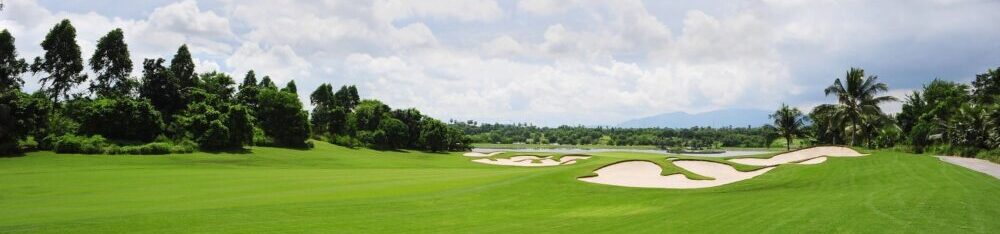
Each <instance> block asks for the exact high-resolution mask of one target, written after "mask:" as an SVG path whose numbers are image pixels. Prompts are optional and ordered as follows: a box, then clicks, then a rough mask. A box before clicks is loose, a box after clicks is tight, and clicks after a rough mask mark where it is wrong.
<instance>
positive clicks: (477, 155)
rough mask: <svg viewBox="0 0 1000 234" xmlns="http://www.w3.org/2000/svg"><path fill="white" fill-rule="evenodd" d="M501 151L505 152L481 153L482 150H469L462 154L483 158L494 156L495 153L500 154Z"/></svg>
mask: <svg viewBox="0 0 1000 234" xmlns="http://www.w3.org/2000/svg"><path fill="white" fill-rule="evenodd" d="M501 153H503V152H493V153H488V154H484V153H480V152H468V153H465V154H462V155H463V156H466V157H475V158H482V157H493V156H494V155H498V154H501Z"/></svg>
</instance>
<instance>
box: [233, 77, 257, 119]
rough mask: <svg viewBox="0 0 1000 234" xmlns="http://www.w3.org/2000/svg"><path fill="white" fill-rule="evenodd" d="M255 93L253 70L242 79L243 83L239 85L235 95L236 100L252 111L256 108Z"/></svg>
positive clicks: (255, 81)
mask: <svg viewBox="0 0 1000 234" xmlns="http://www.w3.org/2000/svg"><path fill="white" fill-rule="evenodd" d="M257 93H258V91H257V75H256V74H254V72H253V70H250V71H248V72H247V75H246V76H244V77H243V83H241V84H240V91H239V93H237V94H236V100H237V101H238V102H239V103H240V104H242V105H244V106H246V107H248V108H250V109H251V110H253V109H254V108H256V107H257Z"/></svg>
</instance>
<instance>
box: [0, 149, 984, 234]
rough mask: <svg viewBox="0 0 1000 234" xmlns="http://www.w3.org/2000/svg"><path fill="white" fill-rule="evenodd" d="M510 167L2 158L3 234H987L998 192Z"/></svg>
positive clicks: (457, 158) (822, 176) (930, 179)
mask: <svg viewBox="0 0 1000 234" xmlns="http://www.w3.org/2000/svg"><path fill="white" fill-rule="evenodd" d="M595 155H597V157H594V158H591V159H588V160H581V161H579V162H578V163H576V164H572V165H565V166H558V167H544V168H519V167H503V166H493V165H486V164H479V163H473V162H470V161H469V160H471V159H470V158H468V157H464V156H461V155H460V154H459V153H452V154H430V153H421V152H380V151H373V150H352V149H346V148H341V147H337V146H333V145H330V144H325V143H321V142H316V148H315V149H313V150H309V151H301V150H289V149H277V148H254V149H253V153H252V154H207V153H194V154H184V155H164V156H121V155H115V156H107V155H89V156H84V155H56V154H53V153H51V152H37V153H29V154H27V155H26V156H24V157H13V158H0V233H121V232H129V233H135V232H156V233H188V232H213V233H214V232H229V233H261V232H334V233H359V232H360V233H373V232H377V233H412V232H435V233H511V232H520V233H594V232H605V233H606V232H615V233H665V232H669V233H690V232H697V233H720V232H722V233H733V232H736V233H760V232H771V233H811V232H824V233H825V232H854V233H871V232H900V233H970V232H972V233H976V232H978V233H990V232H995V231H996V230H1000V222H997V220H998V219H1000V196H998V194H1000V180H997V179H995V178H992V177H989V176H986V175H984V174H980V173H977V172H973V171H970V170H967V169H964V168H961V167H958V166H954V165H950V164H945V163H942V162H940V161H939V160H937V159H936V158H932V157H927V156H916V155H909V154H904V153H896V152H884V151H883V152H875V153H874V154H873V155H871V156H868V157H860V158H830V159H829V160H828V161H826V162H825V163H822V164H819V165H782V166H779V167H778V168H776V169H774V170H772V171H770V172H768V173H766V174H764V175H762V176H759V177H756V178H754V179H751V180H747V181H743V182H738V183H734V184H730V185H725V186H721V187H716V188H709V189H697V190H665V189H640V188H623V187H614V186H607V185H598V184H589V183H583V182H580V181H577V180H576V178H577V177H579V176H583V175H587V174H590V173H591V172H592V171H593V170H594V169H596V168H598V167H601V166H603V165H606V164H608V163H612V162H616V161H621V160H629V159H643V160H661V161H664V162H666V160H664V156H663V155H652V154H635V153H597V154H595Z"/></svg>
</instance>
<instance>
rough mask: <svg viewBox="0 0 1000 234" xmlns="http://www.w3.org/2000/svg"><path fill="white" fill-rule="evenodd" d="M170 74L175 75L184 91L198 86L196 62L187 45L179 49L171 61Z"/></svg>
mask: <svg viewBox="0 0 1000 234" xmlns="http://www.w3.org/2000/svg"><path fill="white" fill-rule="evenodd" d="M170 72H171V73H173V74H174V77H175V78H176V79H177V82H178V84H180V86H181V88H182V89H188V88H194V87H196V86H197V85H198V74H196V73H195V71H194V60H192V59H191V51H188V47H187V45H186V44H185V45H181V47H180V48H177V53H176V54H174V58H173V59H171V60H170Z"/></svg>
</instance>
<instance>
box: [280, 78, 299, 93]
mask: <svg viewBox="0 0 1000 234" xmlns="http://www.w3.org/2000/svg"><path fill="white" fill-rule="evenodd" d="M281 91H285V92H289V93H295V94H298V92H299V90H298V88H297V87H295V81H294V80H292V81H288V84H285V88H283V89H281Z"/></svg>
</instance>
